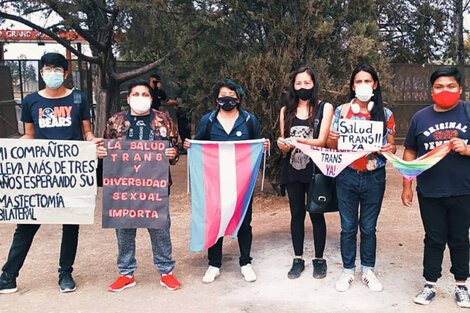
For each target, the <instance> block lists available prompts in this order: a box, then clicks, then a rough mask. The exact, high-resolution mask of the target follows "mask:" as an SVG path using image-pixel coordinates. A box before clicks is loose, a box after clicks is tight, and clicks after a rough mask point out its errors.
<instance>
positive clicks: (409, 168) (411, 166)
mask: <svg viewBox="0 0 470 313" xmlns="http://www.w3.org/2000/svg"><path fill="white" fill-rule="evenodd" d="M450 150H451V145H450V143H447V144H443V145H440V146H438V147H436V148H434V149H432V150H431V151H429V152H428V153H426V154H425V155H422V156H420V157H419V158H417V159H416V160H413V161H404V160H402V159H400V158H399V157H397V156H396V155H395V154H392V153H390V152H383V153H382V155H383V156H384V157H385V158H387V160H389V161H390V163H392V165H393V166H394V167H395V168H396V169H397V170H398V171H399V172H400V174H401V175H402V176H403V177H404V178H406V179H407V180H412V179H413V178H415V177H416V176H418V175H419V174H421V173H422V172H424V171H425V170H428V169H430V168H431V167H433V166H434V165H435V164H436V163H437V162H439V161H440V160H442V159H443V158H444V157H445V156H446V155H447V153H449V151H450Z"/></svg>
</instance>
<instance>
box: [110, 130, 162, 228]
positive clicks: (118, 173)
mask: <svg viewBox="0 0 470 313" xmlns="http://www.w3.org/2000/svg"><path fill="white" fill-rule="evenodd" d="M104 145H105V147H106V149H107V150H108V156H107V157H105V158H104V162H103V227H104V228H163V227H165V225H166V221H167V218H168V187H169V186H168V185H169V181H168V179H169V163H168V158H167V157H166V156H165V150H166V149H167V148H168V142H167V141H145V140H143V141H141V140H119V139H111V140H107V139H105V141H104Z"/></svg>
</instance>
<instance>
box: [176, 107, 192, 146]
mask: <svg viewBox="0 0 470 313" xmlns="http://www.w3.org/2000/svg"><path fill="white" fill-rule="evenodd" d="M190 124H191V121H190V119H189V118H188V117H187V116H186V114H181V115H179V116H178V132H179V134H180V137H181V142H184V140H185V139H191V125H190Z"/></svg>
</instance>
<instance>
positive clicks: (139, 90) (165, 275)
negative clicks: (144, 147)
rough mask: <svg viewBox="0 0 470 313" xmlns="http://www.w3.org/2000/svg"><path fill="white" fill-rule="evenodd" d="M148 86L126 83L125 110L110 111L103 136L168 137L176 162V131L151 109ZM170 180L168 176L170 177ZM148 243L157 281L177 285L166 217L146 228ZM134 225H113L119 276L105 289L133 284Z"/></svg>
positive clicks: (170, 153)
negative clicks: (158, 225)
mask: <svg viewBox="0 0 470 313" xmlns="http://www.w3.org/2000/svg"><path fill="white" fill-rule="evenodd" d="M152 92H153V91H152V88H151V87H150V85H149V84H148V83H147V82H145V81H137V82H133V83H131V84H129V87H128V96H127V103H128V104H129V106H130V108H129V110H127V111H123V112H119V113H116V114H114V115H113V116H112V117H111V118H110V119H109V120H108V123H107V125H106V129H105V135H104V137H105V138H106V139H128V140H132V139H134V140H170V143H171V147H170V148H167V149H166V150H165V155H166V156H167V157H168V158H169V159H170V164H171V165H174V164H176V162H178V159H179V155H178V150H177V149H176V148H175V147H177V143H178V131H177V130H176V126H175V124H174V123H173V121H172V120H171V119H170V117H169V116H168V115H167V114H166V113H163V112H160V111H157V110H153V109H151V104H152ZM170 182H171V179H170ZM147 230H148V232H149V235H150V242H151V243H152V252H153V261H154V264H155V266H156V267H157V269H158V272H159V273H160V275H161V278H160V284H161V285H162V286H164V287H166V288H167V289H169V290H176V289H179V288H180V287H181V284H180V283H179V282H178V280H177V279H176V277H175V276H174V275H173V273H172V271H173V269H174V267H175V261H174V260H173V258H172V256H171V252H172V251H171V250H172V247H171V239H170V217H169V216H168V219H167V223H166V225H165V227H164V228H163V229H153V228H148V229H147ZM136 232H137V230H136V229H135V228H122V229H120V228H116V237H117V241H118V257H117V264H118V268H119V275H120V276H119V277H118V278H117V280H116V281H115V282H114V283H112V284H111V285H109V287H108V290H109V291H113V292H117V291H122V290H124V289H126V288H129V287H133V286H135V285H136V283H135V277H134V272H135V270H136V269H137V261H136V259H135V236H136Z"/></svg>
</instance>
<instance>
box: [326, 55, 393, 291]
mask: <svg viewBox="0 0 470 313" xmlns="http://www.w3.org/2000/svg"><path fill="white" fill-rule="evenodd" d="M349 90H350V98H351V101H350V102H349V103H346V104H343V105H340V106H338V107H337V108H336V110H335V114H334V117H333V122H332V127H331V131H330V135H329V137H328V144H327V145H328V147H329V148H332V149H336V148H337V147H338V139H339V137H340V134H339V133H338V129H339V124H340V123H341V121H342V120H343V119H349V120H372V121H379V122H382V123H383V126H382V128H383V142H382V145H383V146H382V148H381V150H380V151H379V152H373V153H370V154H367V155H365V156H364V157H362V158H360V159H358V160H356V161H354V162H353V163H351V164H350V165H349V166H348V167H347V168H346V169H344V170H343V171H342V172H341V173H340V174H339V175H338V176H337V177H336V191H337V195H338V206H339V213H340V216H341V258H342V261H343V273H342V275H341V277H340V279H339V280H338V281H337V282H336V290H338V291H346V290H347V289H348V288H349V287H350V286H351V284H352V283H353V281H354V274H355V269H356V265H355V262H356V247H357V245H356V242H357V230H358V227H360V229H361V243H360V251H361V269H362V282H363V283H364V284H366V285H367V286H368V287H369V288H370V289H371V290H373V291H381V290H382V288H383V287H382V284H381V283H380V281H379V280H378V279H377V277H376V276H375V274H374V267H375V254H376V246H377V238H376V234H375V232H376V226H377V218H378V217H379V213H380V208H381V206H382V199H383V195H384V192H385V162H386V160H385V158H384V157H382V156H381V155H380V152H381V151H390V152H392V153H395V151H396V146H395V140H394V135H395V122H394V118H393V114H392V112H391V111H390V110H389V109H387V108H384V106H383V102H382V92H381V90H380V83H379V78H378V76H377V72H376V71H375V70H374V68H372V67H371V66H370V65H367V64H363V65H359V66H357V67H356V68H355V69H354V71H353V73H352V75H351V80H350V84H349ZM359 205H360V207H361V210H360V212H359Z"/></svg>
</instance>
